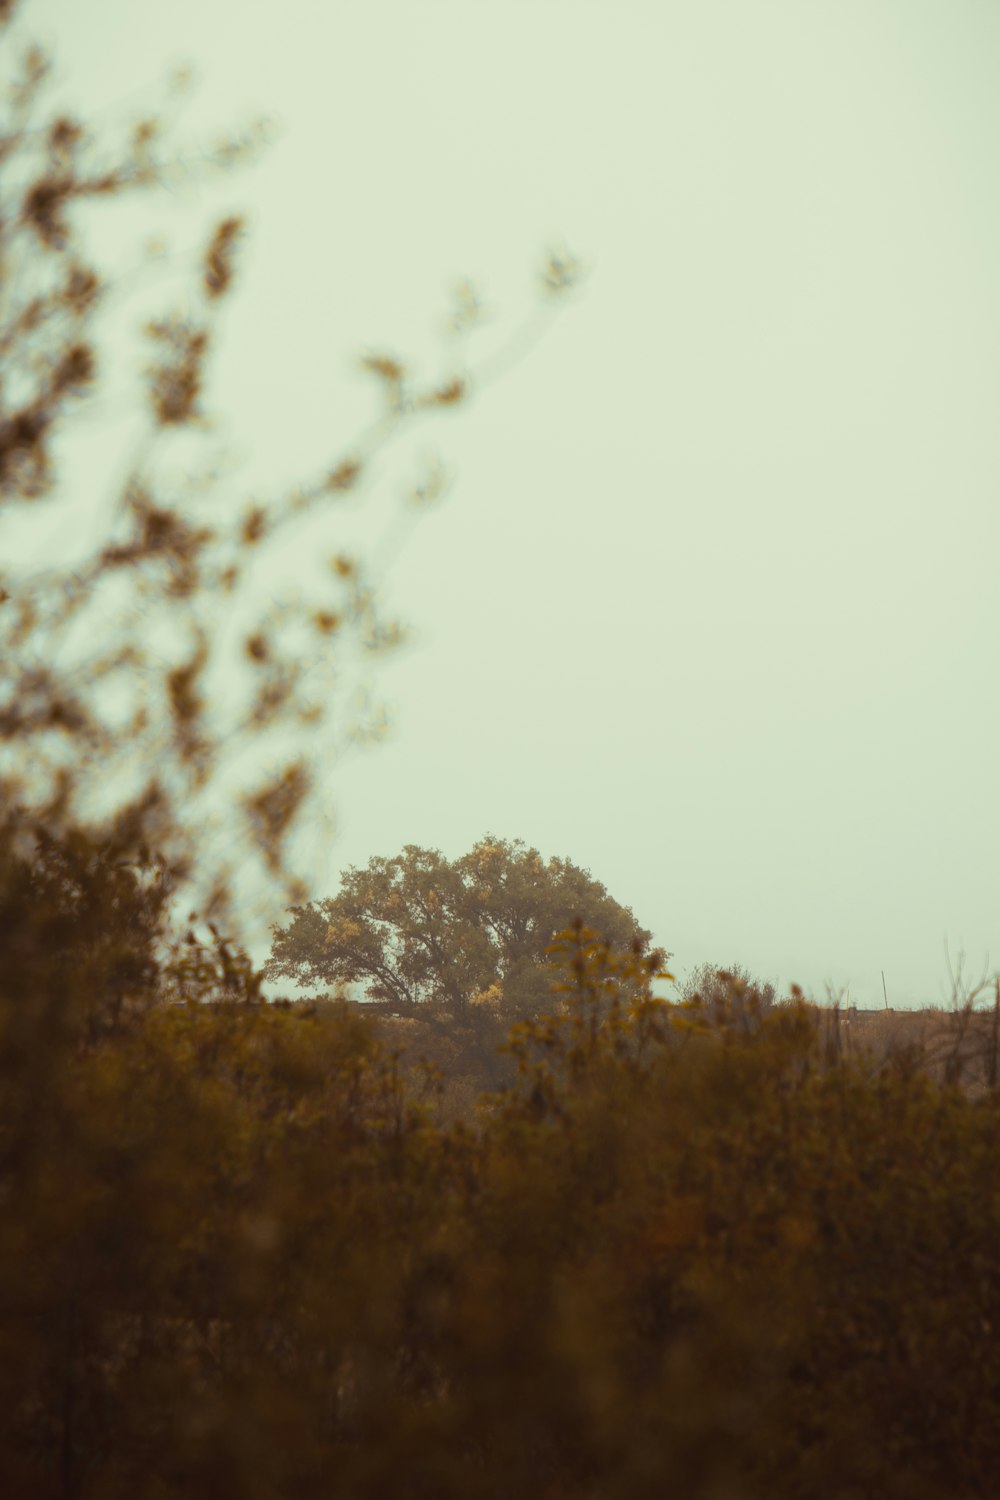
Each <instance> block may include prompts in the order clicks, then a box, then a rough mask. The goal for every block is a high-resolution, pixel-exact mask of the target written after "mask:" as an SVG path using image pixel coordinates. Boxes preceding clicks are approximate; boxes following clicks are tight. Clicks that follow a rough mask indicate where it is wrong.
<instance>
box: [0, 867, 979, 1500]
mask: <svg viewBox="0 0 1000 1500" xmlns="http://www.w3.org/2000/svg"><path fill="white" fill-rule="evenodd" d="M43 853H44V851H43ZM25 861H26V856H25V855H23V854H22V855H19V856H16V857H15V855H13V854H12V855H11V856H10V857H9V858H8V861H7V865H6V888H5V896H4V917H5V921H4V941H5V944H6V952H7V954H8V956H9V961H8V964H7V966H6V969H5V974H4V985H3V995H2V1001H0V1065H2V1094H0V1151H2V1154H0V1174H2V1175H0V1191H2V1194H3V1200H4V1212H3V1215H2V1217H0V1286H2V1287H3V1294H2V1299H3V1300H2V1305H0V1336H2V1346H3V1349H4V1351H5V1358H4V1360H3V1362H2V1365H0V1381H2V1384H3V1390H2V1400H0V1411H2V1413H3V1417H2V1425H3V1437H2V1443H0V1485H2V1489H3V1493H4V1494H8V1495H32V1496H39V1497H45V1496H53V1497H55V1496H59V1497H67V1496H76V1497H81V1500H82V1497H90V1496H92V1497H94V1500H103V1497H109V1496H115V1497H118V1496H126V1495H127V1496H129V1497H145V1496H149V1497H153V1496H156V1497H162V1496H170V1495H176V1496H178V1497H180V1496H184V1497H185V1500H187V1497H197V1496H202V1495H204V1496H213V1497H215V1496H219V1495H227V1496H230V1495H231V1496H240V1497H243V1496H247V1497H257V1496H260V1497H279V1496H280V1497H286V1496H287V1497H292V1496H294V1497H311V1496H329V1495H338V1496H341V1495H342V1496H358V1497H362V1496H364V1497H375V1496H385V1495H393V1496H401V1497H402V1496H413V1497H425V1496H426V1497H438V1496H441V1497H460V1496H461V1497H470V1496H491V1497H492V1496H497V1497H500V1496H508V1495H510V1494H512V1493H523V1494H530V1495H538V1496H570V1495H573V1496H594V1497H596V1496H622V1497H626V1496H627V1497H636V1496H643V1495H650V1496H652V1495H656V1496H661V1495H664V1494H680V1495H685V1496H689V1497H717V1496H746V1497H757V1496H761V1497H764V1496H767V1497H783V1496H801V1497H807V1496H809V1497H812V1496H822V1497H825V1496H843V1497H847V1496H858V1495H865V1496H867V1495H879V1496H886V1497H895V1496H898V1497H900V1500H902V1497H904V1496H905V1497H906V1500H920V1497H937V1496H948V1497H949V1500H953V1497H957V1496H980V1495H988V1494H990V1493H991V1486H992V1485H993V1483H994V1481H995V1475H996V1473H997V1472H998V1470H1000V1345H998V1342H997V1339H996V1329H997V1328H998V1326H1000V1263H998V1257H997V1250H996V1246H997V1243H998V1237H1000V1179H998V1176H997V1172H996V1162H997V1157H998V1147H1000V1102H998V1101H1000V1095H998V1093H997V1091H996V1090H995V1089H988V1088H987V1089H979V1090H978V1091H970V1090H968V1089H963V1088H961V1087H959V1086H958V1085H956V1084H949V1083H947V1082H941V1081H938V1080H936V1079H935V1078H934V1077H932V1076H930V1075H929V1074H928V1072H927V1071H926V1070H921V1069H920V1068H919V1067H917V1066H913V1065H912V1061H913V1060H912V1057H911V1055H910V1054H909V1053H898V1054H894V1055H891V1056H889V1057H888V1058H886V1059H884V1060H882V1061H881V1062H880V1061H878V1060H877V1059H873V1058H872V1056H871V1054H870V1053H868V1054H865V1055H864V1056H862V1055H860V1054H859V1055H857V1056H849V1055H847V1053H846V1051H845V1050H844V1049H843V1048H841V1049H840V1051H839V1053H838V1052H837V1051H836V1050H834V1049H832V1048H831V1046H830V1044H829V1037H828V1035H825V1033H824V1030H823V1028H822V1027H820V1026H818V1025H817V1022H816V1015H815V1012H813V1011H811V1010H810V1009H809V1008H808V1007H807V1006H805V1005H803V1004H801V1003H795V1002H790V1003H786V1004H779V1005H776V1006H774V1007H773V1008H772V1009H771V1011H770V1013H769V1014H766V1015H762V1014H758V1013H756V1012H755V1011H754V1009H753V1007H750V1009H749V1010H748V1009H747V1007H746V1006H741V1005H740V1004H739V1003H738V1001H739V996H738V995H735V996H734V1005H733V1007H732V1009H731V1011H730V1013H729V1014H728V1015H727V1014H721V1013H720V1012H719V1009H718V1007H717V1006H716V1007H714V1008H713V1011H712V1013H711V1014H709V1012H708V1011H707V1009H706V1008H705V1007H704V1006H701V1005H699V1002H698V1000H697V999H693V1000H691V1001H688V1002H687V1003H685V1004H683V1005H680V1006H670V1005H667V1004H665V1003H664V1002H661V1001H658V1000H655V999H653V998H652V996H651V990H650V985H651V978H652V970H653V966H654V960H651V959H649V958H646V957H641V956H639V955H637V954H635V953H625V954H616V953H614V952H613V951H612V950H610V949H608V948H607V947H606V946H605V945H603V944H602V943H601V942H600V941H599V940H598V939H597V938H596V937H595V936H594V935H593V934H592V933H590V932H588V931H587V930H586V929H581V928H577V929H576V930H571V931H569V932H567V934H566V935H565V937H564V939H563V941H562V944H561V947H560V951H559V952H558V953H557V954H556V955H555V958H556V960H557V961H558V963H559V965H560V972H561V975H562V980H561V984H562V988H561V989H558V990H557V991H555V992H554V993H553V996H552V1013H551V1015H549V1016H547V1017H540V1018H537V1019H534V1020H529V1021H522V1022H520V1023H519V1024H517V1025H516V1026H515V1027H514V1029H513V1032H512V1034H511V1039H510V1042H509V1043H508V1047H509V1050H508V1051H507V1052H506V1053H503V1054H500V1058H499V1063H498V1066H499V1067H500V1068H501V1074H500V1075H498V1076H497V1082H498V1084H499V1085H501V1088H500V1090H499V1091H494V1093H493V1094H492V1095H488V1096H487V1097H486V1099H485V1100H484V1102H483V1104H482V1105H481V1106H479V1107H477V1108H475V1109H472V1108H471V1107H469V1106H468V1104H467V1102H465V1103H462V1101H461V1100H457V1099H456V1097H455V1096H454V1095H453V1096H451V1097H450V1098H449V1095H448V1089H449V1086H450V1082H451V1081H453V1080H449V1077H448V1073H447V1064H448V1054H447V1048H446V1047H445V1046H444V1043H443V1041H442V1042H440V1044H439V1045H438V1048H437V1055H436V1057H434V1058H432V1059H430V1062H431V1064H432V1065H430V1066H428V1067H421V1066H420V1065H419V1062H418V1059H417V1055H416V1051H413V1052H412V1055H411V1056H410V1058H409V1060H407V1058H406V1056H405V1055H401V1053H400V1051H399V1049H398V1048H397V1047H396V1046H394V1045H393V1038H392V1035H391V1027H387V1024H386V1023H384V1022H383V1023H382V1030H381V1034H380V1031H379V1024H378V1022H377V1021H375V1020H373V1019H370V1018H369V1017H368V1016H366V1015H365V1014H364V1013H363V1012H362V1011H361V1010H360V1009H358V1008H352V1007H350V1006H348V1005H346V1004H339V1005H338V1004H331V1005H328V1006H319V1007H311V1008H310V1007H294V1006H282V1005H269V1004H266V1003H264V1002H262V1001H261V999H260V996H259V991H258V989H257V982H256V978H255V976H254V974H253V972H252V970H251V969H250V968H249V966H247V965H246V964H245V962H243V961H242V960H241V959H240V957H239V955H238V954H233V953H232V952H231V951H230V950H229V949H228V948H227V947H226V945H225V944H223V943H221V942H217V943H216V944H215V946H214V948H209V949H206V948H204V947H201V946H199V945H198V944H196V943H189V944H188V945H187V946H186V947H185V946H184V945H181V947H180V948H178V949H176V950H175V951H174V954H173V958H172V959H171V961H170V962H166V961H163V960H160V959H157V958H156V957H155V955H154V950H153V937H154V934H155V933H156V931H157V922H158V920H159V919H158V911H159V910H160V907H159V905H158V900H159V898H158V897H157V893H156V884H155V880H152V879H151V878H150V877H149V875H148V873H147V874H146V875H145V876H142V875H141V874H140V875H132V876H128V875H126V874H124V873H123V872H122V870H121V869H120V868H118V867H117V866H116V865H115V864H114V862H113V861H112V862H108V861H106V860H105V861H103V862H102V859H101V858H100V857H98V856H97V855H95V854H94V853H93V851H89V852H88V851H87V850H86V849H85V848H83V847H78V848H77V849H75V850H73V851H70V852H69V853H68V854H67V853H66V851H53V850H52V849H49V850H48V852H47V854H46V855H45V857H44V858H43V859H42V860H41V866H40V868H36V874H35V876H34V880H35V885H34V888H33V889H34V892H35V895H36V896H37V893H38V891H39V890H40V889H41V888H42V886H44V885H45V882H48V886H47V889H49V892H50V903H49V909H50V918H49V922H48V925H45V924H44V923H43V924H42V925H41V926H40V925H39V923H38V921H35V922H34V923H33V922H32V920H31V918H30V915H29V912H30V910H31V908H30V906H29V903H28V900H27V896H26V894H25V893H26V892H27V891H28V889H29V886H28V883H27V882H26V879H25V870H26V868H27V865H26V863H25ZM29 863H30V861H29ZM130 882H131V886H130V884H129V883H130ZM56 887H58V890H59V891H60V892H61V894H60V895H59V899H58V900H55V898H54V897H53V896H52V892H53V890H55V889H56ZM128 889H131V891H132V896H133V897H136V895H137V893H139V894H140V895H141V896H142V898H143V899H142V901H139V903H138V905H137V904H136V901H135V900H132V901H128V900H126V899H125V893H126V891H127V890H128ZM86 890H89V891H90V892H91V896H92V897H93V893H94V892H98V893H99V894H101V895H102V899H106V900H109V901H111V902H112V905H113V901H114V898H115V893H116V892H117V896H118V903H119V906H118V909H119V913H120V920H119V921H118V923H117V926H116V925H115V924H114V923H111V924H109V925H107V926H106V927H105V929H104V936H102V937H100V938H96V937H92V938H90V939H86V938H85V936H84V934H86V933H87V932H88V931H92V930H93V929H90V928H89V926H88V924H86V923H84V924H82V925H81V923H80V921H79V918H80V914H81V910H82V908H81V905H80V903H81V900H82V899H83V896H84V894H85V891H86ZM67 893H68V894H67ZM56 908H58V909H60V910H61V911H62V917H61V918H60V919H58V921H57V918H56V917H55V916H52V915H51V913H52V911H53V910H55V909H56ZM33 909H34V911H35V913H36V916H37V913H38V912H39V910H43V909H44V908H41V907H40V906H39V904H38V903H37V902H36V904H35V906H34V908H33ZM60 921H61V924H62V925H61V927H60V926H59V922H60ZM53 924H55V925H53ZM57 929H58V930H57ZM67 941H69V947H67ZM654 959H655V956H654ZM126 960H128V962H126ZM109 996H110V997H111V998H110V1000H109ZM185 996H186V997H187V998H183V997H185ZM56 1018H58V1022H59V1024H58V1025H56V1024H54V1021H55V1019H56ZM427 1028H428V1029H427V1032H426V1035H427V1036H430V1037H432V1036H435V1035H436V1036H438V1037H439V1038H442V1037H443V1036H444V1033H443V1032H442V1030H441V1029H440V1028H438V1030H437V1031H436V1032H435V1031H434V1029H433V1028H432V1027H431V1024H430V1022H429V1021H428V1023H427ZM486 1040H488V1041H490V1042H492V1041H493V1040H494V1038H492V1037H490V1038H486ZM469 1045H470V1044H469V1042H468V1039H467V1038H466V1040H465V1041H464V1042H463V1040H462V1038H461V1037H458V1038H454V1039H453V1048H454V1050H453V1053H452V1062H453V1063H454V1062H455V1059H456V1058H457V1059H459V1062H460V1060H461V1058H462V1057H463V1056H465V1055H466V1051H465V1050H463V1049H467V1048H468V1046H469ZM483 1045H485V1042H484V1041H483V1039H481V1044H480V1050H482V1046H483ZM504 1069H506V1072H503V1071H502V1070H504ZM468 1076H469V1077H471V1075H468ZM467 1082H468V1078H467ZM441 1089H443V1090H444V1095H443V1097H441V1096H440V1095H439V1090H441ZM470 1089H471V1083H469V1084H468V1088H467V1090H466V1093H468V1092H469V1090H470ZM465 1097H466V1096H465V1095H463V1099H465Z"/></svg>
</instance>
